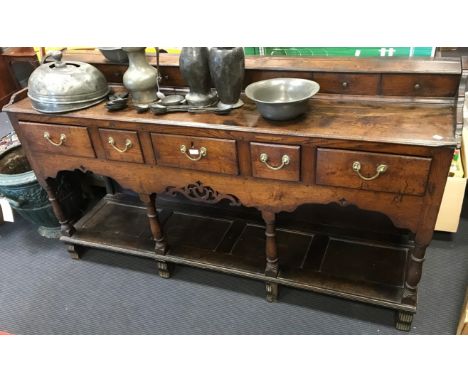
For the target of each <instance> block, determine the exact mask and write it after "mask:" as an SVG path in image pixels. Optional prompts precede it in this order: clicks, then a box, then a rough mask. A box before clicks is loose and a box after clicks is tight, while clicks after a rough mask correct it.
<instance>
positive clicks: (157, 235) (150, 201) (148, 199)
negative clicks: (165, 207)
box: [140, 194, 170, 279]
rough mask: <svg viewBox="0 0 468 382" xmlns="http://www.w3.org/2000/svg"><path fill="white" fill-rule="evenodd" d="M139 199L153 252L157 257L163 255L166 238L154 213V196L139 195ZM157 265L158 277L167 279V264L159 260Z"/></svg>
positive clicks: (165, 247) (168, 272) (168, 271)
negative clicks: (150, 237) (144, 213)
mask: <svg viewBox="0 0 468 382" xmlns="http://www.w3.org/2000/svg"><path fill="white" fill-rule="evenodd" d="M140 199H141V201H142V202H143V203H145V205H146V215H147V216H148V220H149V223H150V229H151V233H152V235H153V240H154V252H156V254H157V255H165V254H166V253H167V252H168V250H169V248H168V246H167V242H166V238H165V237H164V234H163V231H162V228H161V224H160V223H159V219H158V214H157V211H156V194H151V195H148V194H140ZM157 263H158V272H159V276H161V277H163V278H166V279H167V278H169V277H170V270H169V267H168V264H167V263H166V262H165V261H159V260H158V262H157Z"/></svg>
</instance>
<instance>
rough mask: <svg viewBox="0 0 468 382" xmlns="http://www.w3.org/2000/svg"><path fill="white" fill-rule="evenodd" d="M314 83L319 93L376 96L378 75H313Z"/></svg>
mask: <svg viewBox="0 0 468 382" xmlns="http://www.w3.org/2000/svg"><path fill="white" fill-rule="evenodd" d="M314 81H316V82H318V83H319V85H320V93H328V94H361V95H362V94H377V92H378V88H379V81H380V75H379V74H348V73H314Z"/></svg>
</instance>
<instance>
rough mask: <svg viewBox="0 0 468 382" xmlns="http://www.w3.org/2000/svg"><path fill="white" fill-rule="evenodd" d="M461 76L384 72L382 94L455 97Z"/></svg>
mask: <svg viewBox="0 0 468 382" xmlns="http://www.w3.org/2000/svg"><path fill="white" fill-rule="evenodd" d="M458 83H459V77H458V76H456V75H440V74H439V75H438V74H417V75H404V74H384V75H383V76H382V95H386V96H410V97H418V96H420V97H427V96H429V97H453V96H454V95H455V94H456V93H457V90H458Z"/></svg>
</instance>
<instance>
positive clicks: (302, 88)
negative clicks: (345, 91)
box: [245, 78, 320, 121]
mask: <svg viewBox="0 0 468 382" xmlns="http://www.w3.org/2000/svg"><path fill="white" fill-rule="evenodd" d="M319 89H320V85H319V84H318V83H317V82H314V81H310V80H304V79H301V78H273V79H271V80H264V81H258V82H254V83H252V84H250V85H249V86H247V87H246V88H245V95H246V96H247V97H248V98H250V99H251V100H253V101H255V103H256V105H257V109H258V110H259V111H260V114H261V115H263V116H264V117H265V118H268V119H273V120H275V121H286V120H288V119H293V118H296V117H298V116H299V115H301V114H304V113H305V112H306V111H307V109H308V99H309V98H310V97H312V96H313V95H314V94H316V93H317V92H318V91H319Z"/></svg>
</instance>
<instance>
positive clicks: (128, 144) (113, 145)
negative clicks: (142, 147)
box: [107, 137, 133, 153]
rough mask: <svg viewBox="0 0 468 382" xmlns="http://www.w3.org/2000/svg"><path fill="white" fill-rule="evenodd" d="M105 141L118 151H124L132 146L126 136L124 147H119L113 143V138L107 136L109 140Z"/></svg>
mask: <svg viewBox="0 0 468 382" xmlns="http://www.w3.org/2000/svg"><path fill="white" fill-rule="evenodd" d="M107 142H109V144H110V145H111V146H112V148H113V149H114V150H117V151H118V152H119V153H124V152H126V151H128V149H130V148H131V147H132V146H133V144H132V141H131V140H130V139H128V138H127V139H126V140H125V148H124V149H119V148H118V147H117V146H116V145H115V141H114V138H112V137H109V140H108V141H107Z"/></svg>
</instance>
